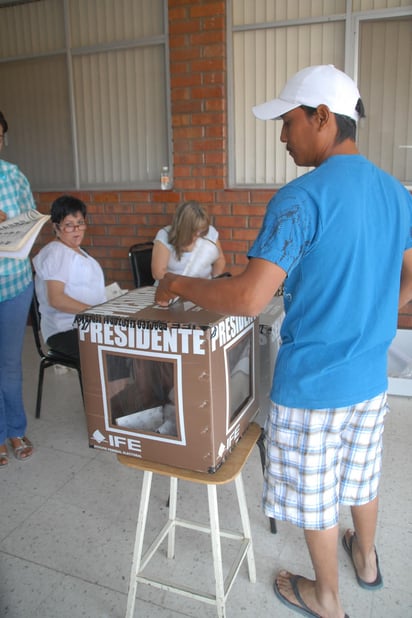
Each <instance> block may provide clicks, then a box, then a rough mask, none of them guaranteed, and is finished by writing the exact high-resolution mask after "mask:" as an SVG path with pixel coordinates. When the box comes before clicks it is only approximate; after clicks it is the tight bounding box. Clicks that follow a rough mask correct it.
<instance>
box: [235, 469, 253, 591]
mask: <svg viewBox="0 0 412 618" xmlns="http://www.w3.org/2000/svg"><path fill="white" fill-rule="evenodd" d="M235 485H236V493H237V500H238V503H239V511H240V518H241V520H242V527H243V535H244V537H245V539H249V549H248V550H247V554H246V557H247V565H248V569H249V579H250V581H251V582H252V584H254V583H255V582H256V566H255V556H254V554H253V543H252V530H251V527H250V520H249V514H248V510H247V502H246V496H245V488H244V485H243V479H242V474H241V473H240V474H239V475H238V476H237V477H236V479H235Z"/></svg>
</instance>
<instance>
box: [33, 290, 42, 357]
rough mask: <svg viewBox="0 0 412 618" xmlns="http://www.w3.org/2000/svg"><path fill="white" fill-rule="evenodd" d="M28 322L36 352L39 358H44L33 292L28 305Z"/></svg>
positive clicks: (38, 316) (36, 302) (38, 313)
mask: <svg viewBox="0 0 412 618" xmlns="http://www.w3.org/2000/svg"><path fill="white" fill-rule="evenodd" d="M30 322H31V326H32V330H33V336H34V341H35V344H36V348H37V352H38V353H39V356H40V358H44V357H45V356H46V354H45V353H44V351H43V347H42V341H41V338H40V312H39V301H38V300H37V296H36V292H35V291H33V298H32V299H31V304H30Z"/></svg>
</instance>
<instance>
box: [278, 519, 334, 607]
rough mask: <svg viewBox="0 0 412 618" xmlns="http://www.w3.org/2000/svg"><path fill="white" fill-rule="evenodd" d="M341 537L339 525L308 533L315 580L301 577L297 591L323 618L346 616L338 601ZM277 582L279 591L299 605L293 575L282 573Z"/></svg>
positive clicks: (307, 537) (306, 537)
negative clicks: (291, 577) (293, 584)
mask: <svg viewBox="0 0 412 618" xmlns="http://www.w3.org/2000/svg"><path fill="white" fill-rule="evenodd" d="M338 535H339V528H338V526H334V527H333V528H329V529H328V530H305V539H306V543H307V546H308V549H309V553H310V557H311V560H312V564H313V568H314V571H315V576H316V579H315V580H314V581H312V580H309V579H306V578H300V579H299V584H298V590H299V593H300V595H301V597H302V599H303V600H304V601H305V603H306V605H307V606H308V607H309V608H310V609H311V610H312V611H313V612H315V613H317V614H319V615H321V616H322V617H324V618H343V617H344V615H345V612H344V611H343V608H342V604H341V602H340V598H339V577H338ZM276 583H277V586H278V590H279V592H281V594H282V595H283V596H285V597H286V598H287V599H288V600H289V601H291V602H292V603H295V604H296V603H297V600H296V597H295V595H294V593H293V590H292V586H291V583H290V573H288V572H287V571H281V573H279V575H278V576H277V577H276Z"/></svg>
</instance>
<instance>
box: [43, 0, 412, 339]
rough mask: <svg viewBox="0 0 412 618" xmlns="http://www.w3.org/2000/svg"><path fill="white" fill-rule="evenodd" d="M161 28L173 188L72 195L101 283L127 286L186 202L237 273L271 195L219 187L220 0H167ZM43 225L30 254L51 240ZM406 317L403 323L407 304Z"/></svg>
mask: <svg viewBox="0 0 412 618" xmlns="http://www.w3.org/2000/svg"><path fill="white" fill-rule="evenodd" d="M169 33H170V74H171V102H172V127H173V153H174V155H173V159H174V160H173V176H174V186H173V189H172V190H170V191H160V190H159V191H107V192H104V191H90V192H89V191H82V192H80V193H78V196H79V197H80V198H81V199H82V200H83V201H84V202H85V203H86V204H87V206H88V213H89V217H88V219H89V223H90V225H89V228H88V230H87V234H86V239H85V244H84V246H85V247H86V248H87V249H88V250H89V251H90V253H91V254H92V255H93V256H94V257H95V258H96V259H98V260H99V262H100V264H101V265H102V267H103V269H104V272H105V276H106V281H107V283H111V282H112V281H117V282H118V283H119V285H120V286H121V287H123V288H131V287H132V276H131V270H130V265H129V261H128V248H129V247H130V246H131V245H132V244H133V243H135V242H143V241H146V240H152V239H153V237H154V236H155V234H156V232H157V230H158V229H159V228H160V227H162V226H164V225H166V224H168V223H170V221H171V218H172V215H173V212H174V210H175V208H176V205H177V204H178V203H179V202H181V201H185V200H189V199H197V200H199V201H200V202H202V203H203V204H204V205H205V206H206V208H207V209H208V211H209V213H210V215H211V219H212V223H213V224H214V225H215V227H216V228H217V229H218V231H219V234H220V239H221V242H222V247H223V250H224V252H225V255H226V259H227V266H228V270H230V271H231V272H232V273H233V274H236V273H237V272H240V271H241V270H242V269H243V267H244V265H245V263H246V261H247V259H246V253H247V250H248V248H249V246H250V245H251V243H252V241H253V240H254V238H255V237H256V234H257V232H258V230H259V228H260V225H261V222H262V217H263V214H264V211H265V207H266V204H267V202H268V200H269V198H270V197H271V195H272V191H267V190H266V191H262V190H251V191H247V190H230V189H227V148H228V145H227V98H226V86H227V84H226V75H227V71H226V2H225V1H224V0H216V1H215V2H214V1H211V0H196V1H195V2H194V1H193V0H192V1H190V0H169ZM159 176H160V170H159ZM58 195H59V194H57V193H37V194H35V199H36V202H37V204H38V208H39V210H40V211H41V212H49V208H50V204H51V203H52V201H53V200H54V199H55V197H57V196H58ZM46 228H47V229H46V230H45V231H44V232H42V234H41V236H40V237H39V243H37V244H36V248H35V250H34V252H35V251H36V249H38V248H39V247H40V246H42V245H43V244H44V243H46V242H48V241H49V240H50V239H51V238H52V235H51V230H50V226H46ZM407 313H408V311H407ZM406 317H407V319H409V320H410V323H409V327H411V326H412V304H411V310H410V312H409V317H408V316H406Z"/></svg>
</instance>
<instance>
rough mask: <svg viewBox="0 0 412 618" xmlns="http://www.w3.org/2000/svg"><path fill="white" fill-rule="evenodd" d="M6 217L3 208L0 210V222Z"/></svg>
mask: <svg viewBox="0 0 412 618" xmlns="http://www.w3.org/2000/svg"><path fill="white" fill-rule="evenodd" d="M6 219H7V215H6V213H5V212H4V210H0V223H3V221H5V220H6Z"/></svg>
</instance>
